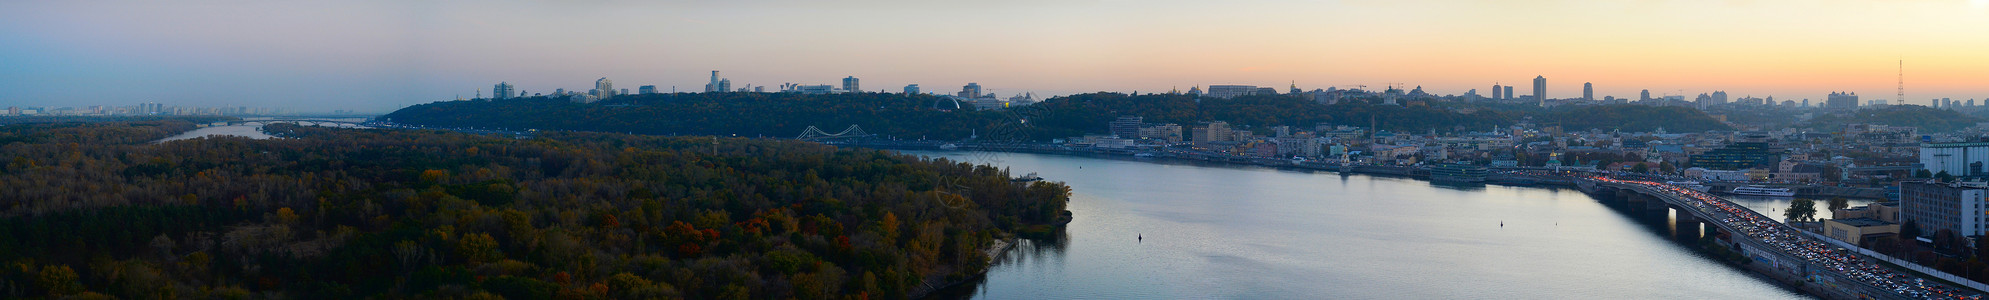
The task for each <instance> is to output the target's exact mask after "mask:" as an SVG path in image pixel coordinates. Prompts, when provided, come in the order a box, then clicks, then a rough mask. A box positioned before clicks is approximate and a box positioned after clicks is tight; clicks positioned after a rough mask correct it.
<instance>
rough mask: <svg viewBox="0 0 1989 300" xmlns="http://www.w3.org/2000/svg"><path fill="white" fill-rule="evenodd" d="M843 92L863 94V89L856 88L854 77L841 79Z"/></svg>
mask: <svg viewBox="0 0 1989 300" xmlns="http://www.w3.org/2000/svg"><path fill="white" fill-rule="evenodd" d="M843 92H845V93H858V92H863V89H862V88H859V87H857V85H856V76H849V77H843Z"/></svg>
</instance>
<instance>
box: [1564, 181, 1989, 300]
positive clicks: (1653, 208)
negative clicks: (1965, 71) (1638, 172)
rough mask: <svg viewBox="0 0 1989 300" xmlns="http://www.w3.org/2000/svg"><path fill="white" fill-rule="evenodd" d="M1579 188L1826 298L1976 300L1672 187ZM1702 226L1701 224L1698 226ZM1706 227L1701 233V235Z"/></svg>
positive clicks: (1609, 184)
mask: <svg viewBox="0 0 1989 300" xmlns="http://www.w3.org/2000/svg"><path fill="white" fill-rule="evenodd" d="M1574 183H1575V185H1576V187H1577V188H1579V189H1580V190H1582V191H1583V192H1586V193H1589V194H1590V195H1594V196H1596V198H1597V199H1603V200H1604V201H1620V202H1623V204H1626V205H1627V206H1629V207H1631V208H1632V209H1633V210H1638V211H1639V213H1652V214H1665V213H1668V212H1676V217H1677V220H1678V222H1677V223H1676V226H1677V227H1678V229H1679V232H1693V233H1697V234H1705V232H1706V231H1704V229H1711V230H1714V231H1716V233H1721V234H1724V235H1725V237H1726V238H1725V239H1720V243H1721V245H1722V246H1725V247H1728V248H1729V249H1733V250H1734V251H1738V252H1739V253H1741V254H1742V255H1745V256H1746V257H1747V258H1749V259H1751V260H1753V261H1752V262H1751V263H1748V264H1746V267H1747V268H1750V269H1754V270H1755V271H1756V272H1760V273H1762V274H1765V275H1768V277H1770V278H1774V279H1776V280H1778V281H1782V282H1784V283H1787V284H1789V285H1791V286H1795V287H1797V288H1798V289H1802V290H1804V291H1807V292H1810V293H1812V294H1815V295H1818V296H1823V297H1825V298H1831V299H1971V298H1972V299H1979V297H1980V295H1979V294H1976V293H1975V292H1973V291H1967V290H1962V289H1959V288H1956V287H1951V286H1945V285H1939V284H1934V283H1928V282H1925V281H1923V280H1920V279H1918V278H1916V277H1913V276H1911V275H1907V274H1902V273H1898V272H1897V271H1893V270H1891V269H1888V268H1886V267H1882V266H1879V265H1878V264H1876V263H1873V262H1871V261H1869V260H1867V259H1866V258H1864V257H1862V256H1860V255H1858V254H1857V253H1856V252H1854V251H1852V250H1849V249H1844V248H1840V247H1837V246H1834V245H1832V244H1829V243H1825V242H1822V241H1819V240H1816V239H1815V237H1813V236H1810V235H1805V234H1802V233H1801V231H1799V229H1796V228H1795V227H1791V226H1789V225H1788V224H1785V223H1782V222H1779V221H1775V220H1774V219H1773V218H1769V217H1768V216H1764V215H1761V214H1760V213H1757V212H1755V211H1753V210H1751V209H1748V208H1746V207H1742V206H1740V205H1738V204H1734V203H1733V202H1731V201H1727V200H1726V199H1724V198H1720V197H1718V196H1714V195H1711V194H1707V193H1704V192H1699V191H1694V190H1690V189H1686V188H1683V187H1678V186H1674V185H1670V184H1664V183H1658V182H1651V181H1633V180H1618V179H1612V178H1607V177H1599V176H1598V177H1578V178H1575V179H1574ZM1701 224H1704V226H1702V225H1701ZM1702 228H1703V229H1702Z"/></svg>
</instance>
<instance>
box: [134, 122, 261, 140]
mask: <svg viewBox="0 0 1989 300" xmlns="http://www.w3.org/2000/svg"><path fill="white" fill-rule="evenodd" d="M224 135H225V136H239V137H246V138H252V139H258V140H260V139H269V138H273V137H274V136H270V135H269V134H268V133H263V132H262V126H261V125H227V126H208V127H203V128H200V129H194V130H193V131H187V132H185V133H180V135H175V136H172V137H168V138H164V139H160V140H158V141H153V143H164V142H171V141H177V140H184V139H191V138H198V137H208V136H224Z"/></svg>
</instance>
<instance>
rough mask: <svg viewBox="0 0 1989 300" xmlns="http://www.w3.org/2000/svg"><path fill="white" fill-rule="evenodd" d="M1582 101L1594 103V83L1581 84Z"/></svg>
mask: <svg viewBox="0 0 1989 300" xmlns="http://www.w3.org/2000/svg"><path fill="white" fill-rule="evenodd" d="M1582 100H1587V101H1595V83H1594V82H1583V83H1582Z"/></svg>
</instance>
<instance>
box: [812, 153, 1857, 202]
mask: <svg viewBox="0 0 1989 300" xmlns="http://www.w3.org/2000/svg"><path fill="white" fill-rule="evenodd" d="M824 143H825V144H829V145H836V146H847V147H866V148H877V149H893V150H925V151H990V152H1014V153H1034V154H1053V155H1080V156H1102V157H1116V158H1154V159H1181V160H1190V161H1201V162H1212V163H1224V164H1237V165H1248V166H1259V167H1272V168H1291V169H1301V170H1313V171H1328V172H1337V173H1345V174H1361V175H1371V176H1390V177H1407V178H1413V179H1419V180H1429V176H1430V167H1429V166H1394V165H1373V164H1340V163H1331V162H1321V161H1295V160H1291V159H1276V158H1263V157H1253V156H1242V155H1232V154H1226V153H1219V152H1206V151H1180V150H1138V149H1104V148H1084V147H1067V146H1062V145H1053V144H1027V143H948V142H937V141H826V142H824ZM1491 169H1492V170H1494V171H1506V172H1494V173H1493V174H1491V175H1490V176H1488V177H1487V178H1486V181H1485V182H1484V183H1485V184H1501V185H1508V186H1543V185H1570V184H1572V183H1568V182H1557V180H1556V179H1555V178H1547V177H1540V176H1532V175H1527V174H1514V173H1513V172H1518V171H1548V172H1555V171H1595V169H1593V168H1577V167H1491ZM1647 177H1651V178H1649V179H1651V180H1654V181H1674V180H1676V181H1684V180H1690V179H1685V178H1660V177H1658V176H1647ZM1709 185H1717V186H1715V188H1716V189H1718V190H1730V189H1732V188H1733V187H1736V186H1744V185H1748V184H1744V183H1725V182H1720V183H1709ZM1763 185H1767V186H1773V187H1785V188H1789V189H1791V190H1793V191H1795V192H1797V196H1798V197H1805V198H1818V199H1822V198H1830V197H1845V198H1852V199H1872V200H1877V201H1885V200H1887V198H1886V192H1885V190H1884V189H1873V188H1852V187H1828V186H1812V185H1791V184H1763Z"/></svg>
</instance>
